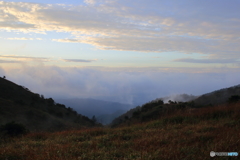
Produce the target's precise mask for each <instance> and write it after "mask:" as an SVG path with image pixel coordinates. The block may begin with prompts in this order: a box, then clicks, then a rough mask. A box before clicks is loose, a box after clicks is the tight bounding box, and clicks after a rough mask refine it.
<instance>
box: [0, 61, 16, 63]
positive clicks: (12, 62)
mask: <svg viewBox="0 0 240 160" xmlns="http://www.w3.org/2000/svg"><path fill="white" fill-rule="evenodd" d="M0 63H21V61H9V60H0Z"/></svg>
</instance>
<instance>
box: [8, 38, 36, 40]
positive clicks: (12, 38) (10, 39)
mask: <svg viewBox="0 0 240 160" xmlns="http://www.w3.org/2000/svg"><path fill="white" fill-rule="evenodd" d="M7 39H9V40H33V38H25V37H22V38H17V37H15V38H7Z"/></svg>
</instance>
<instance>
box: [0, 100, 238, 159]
mask: <svg viewBox="0 0 240 160" xmlns="http://www.w3.org/2000/svg"><path fill="white" fill-rule="evenodd" d="M239 138H240V103H238V104H232V105H223V106H216V107H211V108H200V109H196V110H193V111H191V112H189V111H187V110H184V111H183V110H182V111H179V112H176V113H173V114H171V115H168V116H164V117H160V118H159V119H158V120H154V121H151V122H145V123H142V124H135V125H132V126H123V127H120V128H114V129H112V128H92V129H83V130H73V131H63V132H55V133H30V134H28V135H25V136H23V137H18V138H12V139H6V140H2V141H1V142H0V160H6V159H7V160H94V159H95V160H159V159H163V160H168V159H169V160H170V159H175V160H178V159H179V160H180V159H181V160H182V159H185V160H188V159H189V160H192V159H194V160H204V159H210V151H216V152H238V153H240V139H239ZM215 158H216V159H229V158H230V157H215ZM215 158H213V159H215ZM231 158H232V159H237V158H239V157H231Z"/></svg>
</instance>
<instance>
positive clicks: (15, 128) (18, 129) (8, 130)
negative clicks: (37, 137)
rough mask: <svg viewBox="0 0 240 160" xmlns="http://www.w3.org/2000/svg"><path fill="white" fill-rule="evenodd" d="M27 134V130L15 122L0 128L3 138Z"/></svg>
mask: <svg viewBox="0 0 240 160" xmlns="http://www.w3.org/2000/svg"><path fill="white" fill-rule="evenodd" d="M27 132H28V130H27V129H26V128H25V126H23V125H22V124H18V123H15V122H10V123H6V124H5V125H2V126H1V127H0V133H1V134H2V135H4V136H10V137H14V136H19V135H24V134H26V133H27Z"/></svg>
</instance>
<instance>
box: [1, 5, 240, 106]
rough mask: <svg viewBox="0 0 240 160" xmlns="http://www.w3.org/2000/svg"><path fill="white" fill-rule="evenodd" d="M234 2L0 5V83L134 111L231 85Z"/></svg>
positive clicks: (239, 21)
mask: <svg viewBox="0 0 240 160" xmlns="http://www.w3.org/2000/svg"><path fill="white" fill-rule="evenodd" d="M239 6H240V1H239V0H229V1H226V0H201V1H199V0H181V1H179V0H149V1H146V0H131V1H129V0H68V1H66V0H51V1H47V0H41V1H40V0H23V1H18V0H12V1H0V76H1V75H2V76H6V77H7V79H9V80H11V81H14V82H15V83H18V84H20V85H23V86H25V87H27V88H29V89H30V90H31V91H33V92H36V93H40V94H44V95H45V96H46V97H53V98H72V97H74V98H76V97H79V98H95V99H102V100H109V101H116V102H121V103H129V104H136V105H139V104H142V103H144V102H148V101H150V100H153V99H155V98H159V97H162V96H168V95H172V94H181V93H187V94H193V95H201V94H204V93H206V92H210V91H213V90H217V89H221V88H226V87H230V86H233V85H237V84H240V74H239V73H240V45H239V44H240V10H239Z"/></svg>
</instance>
